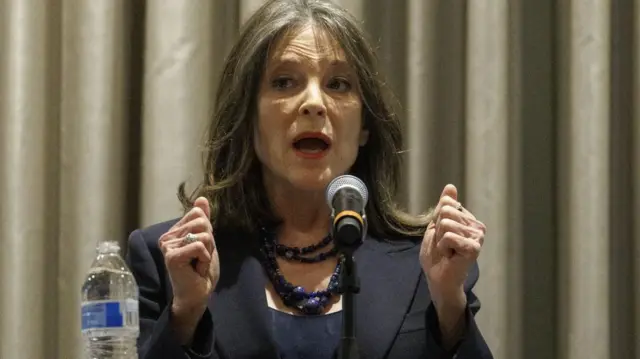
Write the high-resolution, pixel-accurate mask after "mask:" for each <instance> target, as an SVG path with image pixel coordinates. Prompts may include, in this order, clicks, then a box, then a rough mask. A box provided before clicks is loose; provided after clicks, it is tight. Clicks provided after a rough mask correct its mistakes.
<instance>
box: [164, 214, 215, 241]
mask: <svg viewBox="0 0 640 359" xmlns="http://www.w3.org/2000/svg"><path fill="white" fill-rule="evenodd" d="M202 232H212V228H211V222H209V219H207V218H206V217H204V216H199V217H196V218H194V219H192V220H190V221H189V222H187V223H185V224H183V225H182V226H180V227H178V228H176V229H174V230H173V234H174V236H175V237H184V236H186V235H187V234H188V233H193V234H197V233H202Z"/></svg>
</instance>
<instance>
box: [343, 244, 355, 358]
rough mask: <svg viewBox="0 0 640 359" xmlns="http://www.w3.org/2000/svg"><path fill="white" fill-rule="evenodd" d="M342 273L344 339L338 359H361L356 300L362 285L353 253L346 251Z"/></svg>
mask: <svg viewBox="0 0 640 359" xmlns="http://www.w3.org/2000/svg"><path fill="white" fill-rule="evenodd" d="M340 260H341V261H342V271H341V273H340V285H339V287H338V291H339V293H340V294H342V339H341V340H340V347H339V348H338V359H359V358H360V356H359V354H358V343H357V342H356V320H355V311H356V298H355V295H356V294H357V293H358V292H359V291H360V283H359V280H358V276H357V272H356V261H355V259H354V258H353V252H352V251H345V253H343V255H342V258H341V259H340Z"/></svg>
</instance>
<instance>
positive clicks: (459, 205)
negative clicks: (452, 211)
mask: <svg viewBox="0 0 640 359" xmlns="http://www.w3.org/2000/svg"><path fill="white" fill-rule="evenodd" d="M456 209H457V210H458V211H460V212H462V203H460V202H458V205H457V206H456Z"/></svg>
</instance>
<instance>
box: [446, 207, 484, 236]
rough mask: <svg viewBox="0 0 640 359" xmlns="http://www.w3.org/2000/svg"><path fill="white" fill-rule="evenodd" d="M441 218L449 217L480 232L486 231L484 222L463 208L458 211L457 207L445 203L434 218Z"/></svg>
mask: <svg viewBox="0 0 640 359" xmlns="http://www.w3.org/2000/svg"><path fill="white" fill-rule="evenodd" d="M443 218H449V219H452V220H454V221H456V222H458V223H462V224H464V225H467V226H471V227H473V228H475V229H477V230H479V231H480V232H482V233H485V231H486V227H485V225H484V223H482V222H480V221H478V220H477V219H476V217H475V216H474V215H473V214H472V213H471V212H469V211H468V210H466V209H464V208H463V210H462V211H460V210H458V209H457V208H454V207H452V206H450V205H445V206H443V207H442V209H441V210H440V212H439V213H438V217H437V218H436V221H438V220H442V219H443Z"/></svg>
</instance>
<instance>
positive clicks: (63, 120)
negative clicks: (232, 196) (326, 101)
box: [0, 0, 640, 359]
mask: <svg viewBox="0 0 640 359" xmlns="http://www.w3.org/2000/svg"><path fill="white" fill-rule="evenodd" d="M262 3H263V1H262V0H237V1H227V0H193V1H182V2H176V1H171V0H158V1H156V0H154V1H145V0H128V1H127V0H113V1H84V0H52V1H47V2H46V4H44V3H43V2H35V1H25V0H0V199H2V202H0V233H1V237H0V244H1V245H2V248H3V250H2V251H1V252H0V357H1V358H34V359H37V358H45V357H46V358H61V359H62V358H65V359H66V358H79V357H81V356H82V346H81V342H80V333H79V331H80V315H79V314H80V310H79V306H80V286H81V284H82V281H83V280H84V275H85V273H86V271H87V269H88V268H89V266H90V264H91V261H92V260H93V257H94V255H95V245H96V243H97V242H98V241H100V240H104V239H113V238H116V239H119V240H120V241H121V242H122V243H123V244H124V243H125V241H126V239H127V236H128V234H129V233H130V232H131V231H132V230H133V229H135V228H139V227H144V226H147V225H149V224H152V223H155V222H158V221H163V220H168V219H171V218H175V217H177V216H179V215H180V213H181V208H180V204H179V203H178V202H177V199H176V189H177V186H178V185H179V183H180V182H182V181H186V182H187V190H192V189H193V186H194V185H195V184H196V183H197V182H198V181H199V180H200V178H201V176H202V168H201V162H202V158H201V155H200V153H199V151H200V149H201V146H202V142H201V140H202V138H203V133H204V129H205V127H206V125H207V122H208V121H209V119H210V116H211V110H212V106H213V98H214V94H215V90H216V89H215V86H216V81H217V79H218V76H219V74H220V71H221V66H222V63H223V61H224V57H225V56H226V54H227V52H228V51H229V49H230V47H231V46H232V44H233V42H234V41H235V39H236V37H237V34H238V30H239V28H240V26H241V25H242V24H243V23H244V21H246V19H247V18H248V17H249V16H250V15H251V13H252V12H253V11H254V10H255V9H256V8H257V7H259V6H260V5H261V4H262ZM339 3H340V4H341V5H343V6H345V7H346V8H347V9H349V10H350V11H351V12H352V13H353V14H354V15H355V16H356V17H357V18H358V19H360V20H361V21H362V24H363V27H364V29H365V30H366V32H367V33H368V34H369V36H370V38H371V40H372V42H373V44H374V46H375V47H376V49H377V50H378V56H379V62H380V66H381V69H382V70H383V75H384V82H385V85H386V86H388V87H389V88H390V89H391V90H392V91H393V93H394V95H395V97H394V99H393V100H394V104H396V105H397V106H396V109H395V111H396V114H397V115H398V117H399V118H400V119H401V121H402V123H403V127H404V132H405V134H406V140H407V142H406V148H404V149H403V150H402V152H401V153H400V154H399V155H400V156H402V157H403V159H404V161H405V162H404V163H405V164H404V167H405V173H404V178H403V181H402V183H400V184H399V185H400V187H401V194H400V197H401V199H402V202H403V204H404V205H405V206H406V208H407V209H408V210H409V211H410V212H413V213H418V212H422V211H424V210H427V209H428V208H429V207H431V206H433V205H434V204H435V203H436V201H437V200H438V198H439V195H440V192H441V191H442V188H443V187H444V185H445V184H447V183H453V184H455V185H456V186H457V187H458V189H459V194H460V200H461V202H462V203H463V204H464V205H465V206H466V207H467V208H469V209H470V210H471V211H473V212H474V213H475V214H476V215H477V216H478V218H479V219H481V220H482V221H484V222H485V223H486V224H487V226H488V233H487V239H486V243H485V246H484V248H483V251H482V254H481V257H480V260H479V263H480V268H481V270H480V272H481V276H480V281H479V282H478V284H477V287H476V293H477V294H478V296H479V298H480V300H481V302H482V305H483V306H482V309H481V311H480V313H479V314H478V316H477V320H478V323H479V326H480V328H481V329H482V332H483V333H484V336H485V338H486V339H487V341H488V342H489V345H490V346H491V348H492V350H493V352H494V355H495V357H496V358H522V359H534V358H535V359H538V358H559V359H582V358H593V359H600V358H602V359H605V358H611V359H618V358H619V359H630V358H637V359H640V341H639V340H638V339H637V338H638V336H639V335H640V224H639V223H640V222H639V221H638V220H636V218H637V217H638V216H640V107H639V106H638V105H636V102H637V101H636V99H637V98H638V96H640V68H639V65H638V63H639V62H638V60H639V59H640V42H639V41H638V39H640V1H638V0H636V1H633V2H630V1H623V0H567V1H561V2H558V1H554V0H512V1H508V0H474V1H466V0H424V1H423V0H340V1H339ZM416 260H417V259H416Z"/></svg>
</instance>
